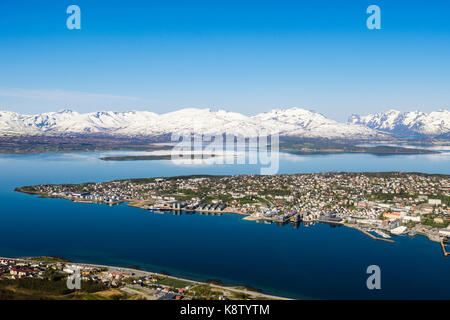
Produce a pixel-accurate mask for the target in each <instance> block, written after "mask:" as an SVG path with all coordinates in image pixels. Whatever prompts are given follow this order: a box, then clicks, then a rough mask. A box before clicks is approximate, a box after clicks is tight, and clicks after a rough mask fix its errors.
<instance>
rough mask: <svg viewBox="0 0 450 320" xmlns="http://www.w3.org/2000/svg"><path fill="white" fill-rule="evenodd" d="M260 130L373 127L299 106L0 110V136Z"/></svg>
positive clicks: (304, 132)
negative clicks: (256, 110)
mask: <svg viewBox="0 0 450 320" xmlns="http://www.w3.org/2000/svg"><path fill="white" fill-rule="evenodd" d="M261 130H265V131H268V132H273V131H274V130H275V131H279V132H280V135H284V136H300V137H312V138H319V137H320V138H345V139H368V138H375V137H381V136H383V134H380V133H379V132H377V131H376V130H373V129H370V128H367V127H364V126H361V125H356V124H349V123H339V122H337V121H334V120H330V119H327V118H326V117H324V116H323V115H321V114H319V113H315V112H312V111H307V110H304V109H300V108H291V109H287V110H281V109H276V110H272V111H270V112H267V113H262V114H258V115H255V116H252V117H249V116H246V115H243V114H240V113H236V112H228V111H225V110H218V111H212V110H210V109H196V108H188V109H181V110H178V111H175V112H169V113H165V114H156V113H153V112H149V111H129V112H112V111H105V112H93V113H85V114H80V113H78V112H75V111H70V110H63V111H60V112H49V113H42V114H37V115H21V114H17V113H14V112H8V111H0V135H63V134H73V133H79V134H93V133H101V134H108V135H122V136H157V135H163V134H171V133H185V132H195V133H206V134H221V133H228V134H234V135H238V134H241V135H245V136H255V135H259V134H260V132H261Z"/></svg>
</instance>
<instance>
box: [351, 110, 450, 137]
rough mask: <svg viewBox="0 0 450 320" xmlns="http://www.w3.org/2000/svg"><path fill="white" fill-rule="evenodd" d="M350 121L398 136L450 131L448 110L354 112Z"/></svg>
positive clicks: (433, 134)
mask: <svg viewBox="0 0 450 320" xmlns="http://www.w3.org/2000/svg"><path fill="white" fill-rule="evenodd" d="M348 122H349V123H352V124H360V125H364V126H367V127H369V128H371V129H375V130H378V131H382V132H387V133H391V134H394V135H396V136H408V137H410V136H440V135H446V134H448V133H449V132H450V112H449V111H448V110H438V111H433V112H430V113H425V112H421V111H410V112H401V111H397V110H389V111H387V112H380V113H375V114H369V115H366V116H359V115H355V114H354V115H352V116H351V117H350V118H349V120H348Z"/></svg>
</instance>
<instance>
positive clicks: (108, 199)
mask: <svg viewBox="0 0 450 320" xmlns="http://www.w3.org/2000/svg"><path fill="white" fill-rule="evenodd" d="M16 191H19V192H24V193H28V194H37V195H39V196H40V197H50V198H62V199H69V200H72V201H74V202H79V203H106V204H110V205H115V204H120V203H127V205H128V206H132V207H138V208H141V209H144V210H149V211H151V212H154V213H164V212H173V213H175V214H181V213H186V214H193V213H200V214H218V215H220V214H225V213H231V214H240V215H244V216H245V217H244V219H245V220H255V221H258V222H261V221H262V222H265V223H277V224H287V223H290V224H292V225H293V226H295V227H298V225H299V224H300V223H304V224H314V223H331V224H338V225H343V226H346V227H350V228H354V229H357V230H359V231H361V232H363V233H364V234H366V235H367V236H369V237H371V238H373V239H375V240H381V241H385V242H394V240H393V239H392V238H393V237H394V236H397V235H403V234H408V235H410V236H415V235H423V236H426V237H427V238H428V239H429V240H431V241H434V242H438V243H440V244H441V248H442V252H443V254H444V255H445V256H448V255H449V252H448V249H447V246H448V238H449V237H450V207H449V206H450V176H448V175H437V174H433V175H430V174H423V173H404V172H376V173H351V172H327V173H311V174H283V175H233V176H208V175H197V176H180V177H165V178H141V179H126V180H116V181H110V182H98V183H82V184H60V185H53V184H52V185H36V186H24V187H19V188H16Z"/></svg>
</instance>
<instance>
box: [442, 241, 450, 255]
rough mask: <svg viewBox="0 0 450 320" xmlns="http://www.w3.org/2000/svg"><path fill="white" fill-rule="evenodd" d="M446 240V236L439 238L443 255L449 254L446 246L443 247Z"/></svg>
mask: <svg viewBox="0 0 450 320" xmlns="http://www.w3.org/2000/svg"><path fill="white" fill-rule="evenodd" d="M447 242H448V240H447V239H446V238H442V239H441V242H440V243H441V247H442V253H443V254H444V257H448V256H450V252H448V251H447V248H446V247H445V243H447Z"/></svg>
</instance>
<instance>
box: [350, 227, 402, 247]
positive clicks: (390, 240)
mask: <svg viewBox="0 0 450 320" xmlns="http://www.w3.org/2000/svg"><path fill="white" fill-rule="evenodd" d="M344 225H345V226H346V227H348V228H353V229H356V230H359V231H361V232H362V233H364V234H365V235H366V236H369V237H370V238H372V239H374V240H379V241H385V242H389V243H395V241H394V240H392V239H385V238H380V237H376V236H374V235H373V234H371V233H370V232H367V231H366V230H364V229H362V228H359V227H356V226H352V225H349V224H344Z"/></svg>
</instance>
